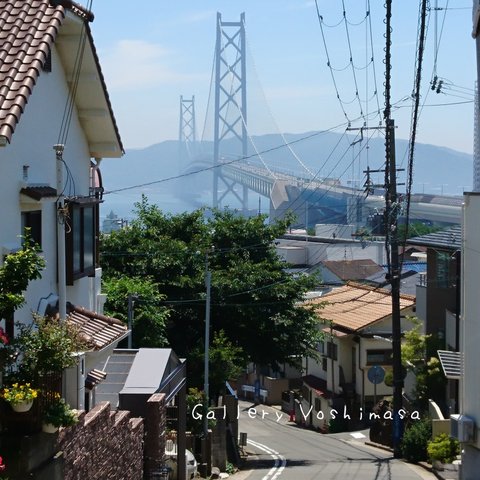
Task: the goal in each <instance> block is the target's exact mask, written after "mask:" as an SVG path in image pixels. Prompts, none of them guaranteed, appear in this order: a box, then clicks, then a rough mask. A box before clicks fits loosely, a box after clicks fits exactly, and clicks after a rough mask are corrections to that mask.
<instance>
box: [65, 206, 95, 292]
mask: <svg viewBox="0 0 480 480" xmlns="http://www.w3.org/2000/svg"><path fill="white" fill-rule="evenodd" d="M68 208H69V221H68V222H67V225H66V232H65V239H66V240H65V242H66V245H65V248H66V270H67V283H68V284H69V285H73V282H74V281H75V280H77V279H79V278H82V277H86V276H93V275H94V274H95V267H96V261H97V259H96V254H97V241H98V203H97V202H95V201H87V202H86V203H74V202H70V203H69V204H68Z"/></svg>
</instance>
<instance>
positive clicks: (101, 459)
mask: <svg viewBox="0 0 480 480" xmlns="http://www.w3.org/2000/svg"><path fill="white" fill-rule="evenodd" d="M143 433H144V425H143V420H142V419H141V418H130V414H129V412H127V411H122V410H119V411H115V412H112V411H111V410H110V404H109V403H108V402H102V403H100V404H99V405H96V406H95V407H94V408H93V409H92V410H91V411H90V412H88V413H86V414H85V413H84V412H82V413H81V415H80V418H79V422H78V424H77V425H75V426H74V427H71V428H67V429H62V430H61V431H60V433H59V435H58V440H57V446H58V448H59V450H61V451H62V452H63V459H64V471H65V477H64V478H65V480H84V479H87V478H88V479H89V480H97V479H98V480H117V479H118V480H121V479H122V480H123V479H127V478H128V479H129V480H137V479H138V480H140V479H142V478H143Z"/></svg>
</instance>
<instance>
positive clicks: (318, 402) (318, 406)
mask: <svg viewBox="0 0 480 480" xmlns="http://www.w3.org/2000/svg"><path fill="white" fill-rule="evenodd" d="M314 408H315V411H316V412H320V411H321V410H322V401H321V400H320V398H319V397H315V407H314Z"/></svg>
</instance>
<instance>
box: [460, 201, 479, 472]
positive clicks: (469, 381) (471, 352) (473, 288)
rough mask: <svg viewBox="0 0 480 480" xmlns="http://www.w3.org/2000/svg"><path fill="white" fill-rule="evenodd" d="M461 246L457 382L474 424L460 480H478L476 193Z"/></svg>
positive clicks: (466, 216)
mask: <svg viewBox="0 0 480 480" xmlns="http://www.w3.org/2000/svg"><path fill="white" fill-rule="evenodd" d="M464 199H465V206H464V217H463V247H462V280H461V285H462V317H463V318H462V320H463V321H462V322H461V324H462V326H461V330H462V333H461V343H460V345H461V351H463V353H464V376H463V379H462V380H461V381H460V392H461V394H460V413H461V414H464V415H467V416H469V417H471V418H473V419H474V421H475V437H476V441H475V442H474V443H472V444H465V445H462V447H463V452H464V453H463V455H462V475H461V477H460V478H461V479H462V480H473V479H477V478H478V472H480V431H479V425H480V401H479V399H480V369H479V368H478V358H479V355H478V349H479V345H480V302H479V294H478V292H479V287H478V278H479V273H480V254H479V252H480V229H479V228H478V219H479V218H480V193H467V194H465V195H464Z"/></svg>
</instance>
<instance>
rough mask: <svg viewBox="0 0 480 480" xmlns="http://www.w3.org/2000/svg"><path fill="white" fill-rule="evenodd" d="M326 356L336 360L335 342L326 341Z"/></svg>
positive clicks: (336, 349) (336, 348) (336, 347)
mask: <svg viewBox="0 0 480 480" xmlns="http://www.w3.org/2000/svg"><path fill="white" fill-rule="evenodd" d="M327 357H328V358H331V359H333V360H338V345H337V344H336V343H335V342H332V341H330V342H327Z"/></svg>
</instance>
